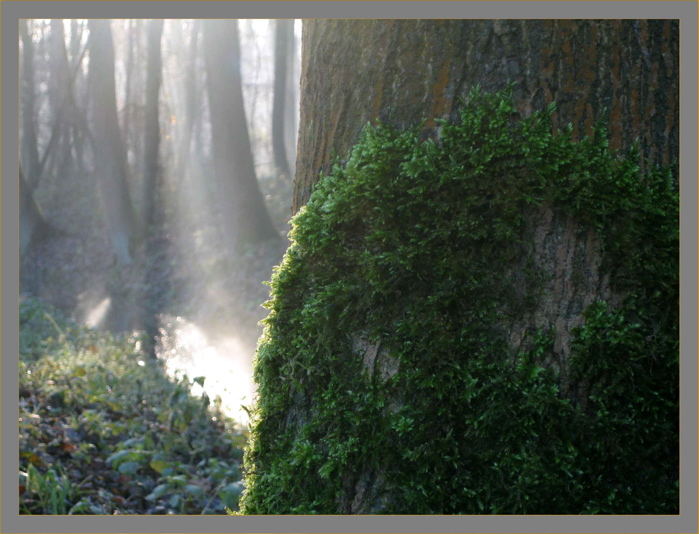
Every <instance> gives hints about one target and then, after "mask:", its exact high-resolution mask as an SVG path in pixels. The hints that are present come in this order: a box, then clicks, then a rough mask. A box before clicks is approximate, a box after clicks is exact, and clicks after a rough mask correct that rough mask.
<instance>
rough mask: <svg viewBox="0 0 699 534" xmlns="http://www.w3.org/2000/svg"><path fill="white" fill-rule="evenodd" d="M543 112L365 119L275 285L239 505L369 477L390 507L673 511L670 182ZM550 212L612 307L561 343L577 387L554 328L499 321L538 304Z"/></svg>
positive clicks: (349, 487)
mask: <svg viewBox="0 0 699 534" xmlns="http://www.w3.org/2000/svg"><path fill="white" fill-rule="evenodd" d="M553 109H554V108H553V107H549V108H548V109H546V110H544V111H542V112H538V113H534V114H532V115H531V116H530V117H527V118H524V119H517V118H516V114H515V107H514V105H513V103H512V100H511V96H510V94H509V93H508V92H504V93H497V94H483V93H480V92H479V91H474V92H473V93H472V94H471V95H470V97H469V99H468V100H467V101H466V102H465V103H464V105H463V106H462V109H461V115H460V120H459V121H457V122H455V123H448V122H445V121H441V122H439V130H438V135H431V136H427V138H426V136H425V135H424V132H422V131H421V130H419V129H412V130H408V131H402V132H398V131H395V130H392V129H391V128H388V127H385V126H368V127H367V128H366V129H365V131H364V133H363V135H362V136H361V139H360V141H359V142H358V144H357V145H356V146H355V147H354V149H353V150H352V152H351V154H350V156H349V158H348V159H347V161H346V163H344V164H340V163H338V164H336V165H335V166H334V167H333V169H332V171H331V172H330V173H329V174H328V175H327V176H325V177H323V178H322V179H321V180H320V181H319V182H318V184H317V186H316V188H315V190H314V191H313V194H312V196H311V199H310V200H309V202H308V204H307V205H306V206H305V207H304V208H303V209H302V210H301V211H300V212H299V213H298V214H297V215H296V216H295V218H294V219H293V221H292V231H291V233H290V237H291V239H292V242H291V246H290V247H289V249H288V250H287V252H286V255H285V257H284V259H283V260H282V262H281V265H280V266H279V267H278V268H277V269H276V270H275V272H274V275H273V278H272V281H271V298H270V300H269V302H268V303H267V307H268V308H269V310H270V313H269V316H268V317H267V319H266V320H265V331H264V334H263V336H262V338H261V340H260V344H259V348H258V351H257V356H256V365H255V378H256V381H257V383H258V395H259V400H258V404H257V406H256V407H255V411H254V413H253V424H252V429H251V439H250V442H249V445H248V448H247V451H246V458H245V465H246V472H247V475H246V479H245V482H246V490H245V492H244V494H243V497H242V507H241V509H242V511H243V513H265V514H266V513H272V514H280V513H337V512H338V508H341V509H342V510H348V509H350V508H349V507H350V505H351V503H352V501H353V499H354V497H355V495H356V494H357V493H359V492H360V491H370V490H371V488H372V487H373V486H374V485H375V486H377V487H380V489H382V490H384V491H385V493H386V494H387V495H389V496H390V497H386V498H381V496H380V495H377V496H376V497H375V499H374V504H375V508H373V509H372V511H377V512H385V513H676V511H677V507H678V493H677V487H678V486H677V479H678V451H677V443H678V429H677V412H678V395H677V372H678V369H677V357H678V344H677V325H678V315H677V314H678V307H677V303H678V266H677V260H678V187H677V181H676V177H674V176H672V175H671V174H669V172H666V171H663V170H660V169H658V170H652V171H650V172H645V173H642V172H641V171H640V169H639V165H638V155H637V153H636V152H633V151H632V152H631V153H630V154H628V155H622V154H615V153H613V152H612V151H611V150H610V149H609V146H608V144H607V140H606V139H607V136H606V132H605V131H604V129H603V127H601V126H600V127H599V128H598V129H597V131H596V133H595V135H594V136H593V137H590V138H585V139H582V140H580V141H574V140H573V139H572V138H571V133H570V132H571V131H570V129H565V130H563V131H560V132H553V131H552V127H551V120H550V116H551V113H552V112H553ZM540 209H550V210H552V211H553V212H555V213H566V214H569V216H571V217H572V218H573V219H574V221H575V222H576V224H577V225H578V228H582V229H591V230H592V231H594V232H595V234H596V235H597V236H598V238H599V241H600V254H601V257H602V266H601V271H602V273H603V275H606V276H609V279H610V283H611V285H612V287H613V290H614V292H615V294H616V295H620V296H621V297H620V302H616V303H614V305H613V306H612V305H611V304H609V303H603V302H598V303H594V304H593V305H592V306H590V308H589V309H588V310H587V312H586V314H585V317H586V319H585V322H584V324H583V325H582V326H581V328H579V329H577V330H576V331H574V332H571V333H570V334H571V336H572V338H573V339H572V345H571V355H570V358H569V361H568V362H566V363H565V365H566V366H567V367H569V369H568V370H567V372H568V373H569V374H570V377H571V378H569V377H562V376H560V374H559V370H557V369H556V368H554V367H552V366H550V365H548V364H547V363H546V362H547V361H551V360H556V359H558V358H559V356H560V355H558V354H556V352H555V350H554V344H553V342H552V339H553V338H554V336H555V334H556V331H555V329H554V328H553V327H552V328H551V330H550V331H539V332H538V333H536V335H534V334H532V335H530V336H529V337H528V338H527V340H526V341H527V342H526V343H524V344H523V345H522V347H523V348H522V349H520V350H517V349H516V348H513V347H512V346H511V345H510V343H508V340H507V332H505V331H503V328H501V327H499V326H498V325H503V324H507V318H509V317H524V316H526V314H527V313H531V312H532V311H533V310H534V309H535V307H536V305H537V302H538V300H539V299H540V298H541V294H540V291H541V287H542V281H543V277H545V273H542V272H541V270H540V269H538V268H537V267H536V265H537V264H536V261H535V260H536V258H535V257H533V256H532V254H533V250H532V246H531V243H532V240H533V238H532V232H533V229H532V222H531V214H532V213H533V212H536V211H537V210H540ZM512 266H522V268H521V269H519V270H518V272H517V273H516V276H515V275H513V269H512ZM578 276H585V273H584V272H579V273H578ZM367 347H368V348H367ZM372 347H373V349H372ZM372 350H373V352H374V363H373V364H372V366H370V367H368V366H367V365H366V364H365V363H364V362H363V361H362V360H363V358H365V359H366V354H370V353H371V352H372ZM564 378H565V380H564ZM569 379H571V380H573V384H574V385H575V386H576V387H579V389H578V391H577V392H575V391H572V390H571V387H570V384H568V385H566V383H565V382H566V381H567V380H569ZM573 389H575V388H573ZM362 488H364V489H363V490H362ZM367 488H368V489H367Z"/></svg>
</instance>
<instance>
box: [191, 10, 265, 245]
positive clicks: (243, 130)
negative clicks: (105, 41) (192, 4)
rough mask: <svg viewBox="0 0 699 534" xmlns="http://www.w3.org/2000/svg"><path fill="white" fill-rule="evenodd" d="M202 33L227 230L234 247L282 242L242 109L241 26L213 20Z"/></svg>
mask: <svg viewBox="0 0 699 534" xmlns="http://www.w3.org/2000/svg"><path fill="white" fill-rule="evenodd" d="M202 30H203V31H202V36H203V47H204V57H205V64H206V77H207V93H208V101H209V116H210V120H211V135H212V155H213V167H214V174H215V177H216V181H217V185H218V186H219V187H220V191H221V192H222V197H223V200H224V201H225V203H226V205H225V206H224V208H223V219H224V222H223V231H224V232H225V233H226V234H227V235H229V236H230V239H231V242H233V243H241V242H242V243H257V242H261V241H265V240H268V239H278V237H279V235H278V233H277V231H276V230H275V228H274V225H273V223H272V220H271V219H270V216H269V213H268V212H267V208H266V206H265V203H264V199H263V198H262V194H261V192H260V189H259V186H258V184H257V178H256V176H255V166H254V162H253V157H252V151H251V148H250V138H249V136H248V129H247V124H246V122H245V108H244V105H243V92H242V85H241V77H240V50H239V44H238V23H237V21H233V22H231V21H225V20H208V21H205V22H204V23H203V28H202Z"/></svg>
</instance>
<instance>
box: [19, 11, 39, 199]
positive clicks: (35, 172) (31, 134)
mask: <svg viewBox="0 0 699 534" xmlns="http://www.w3.org/2000/svg"><path fill="white" fill-rule="evenodd" d="M28 26H29V21H27V20H22V21H20V24H19V32H20V38H21V40H22V157H21V158H20V159H21V161H22V166H23V167H24V169H25V172H26V176H27V181H26V183H27V185H28V186H29V188H30V191H32V190H34V188H35V187H36V186H37V184H38V181H39V148H38V145H37V136H36V118H35V108H36V103H35V87H34V43H33V42H32V37H31V34H30V32H29V27H28Z"/></svg>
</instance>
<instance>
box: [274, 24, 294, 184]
mask: <svg viewBox="0 0 699 534" xmlns="http://www.w3.org/2000/svg"><path fill="white" fill-rule="evenodd" d="M293 38H294V21H293V20H276V21H274V96H273V101H272V150H273V153H274V166H275V167H276V170H277V174H278V175H280V176H283V177H284V178H285V179H286V180H289V179H291V170H290V166H289V159H288V157H287V152H286V146H285V122H286V117H287V113H286V106H287V101H288V91H289V81H288V80H289V75H290V71H289V57H290V56H291V55H292V53H293V45H294V43H293Z"/></svg>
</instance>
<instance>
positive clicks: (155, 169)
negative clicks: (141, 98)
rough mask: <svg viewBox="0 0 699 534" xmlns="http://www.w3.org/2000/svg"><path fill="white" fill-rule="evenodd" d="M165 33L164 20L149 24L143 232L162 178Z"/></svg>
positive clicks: (150, 218) (151, 216) (152, 216)
mask: <svg viewBox="0 0 699 534" xmlns="http://www.w3.org/2000/svg"><path fill="white" fill-rule="evenodd" d="M162 34H163V21H162V20H160V19H158V20H152V21H151V22H150V24H149V26H148V63H147V66H146V108H145V128H144V140H145V142H144V150H143V151H144V162H143V170H144V177H143V178H144V179H143V184H144V189H143V210H144V211H143V218H142V220H143V224H144V228H143V235H146V234H147V233H148V230H149V229H150V228H152V227H153V225H154V224H155V223H156V220H157V216H156V211H157V203H156V196H157V191H158V182H159V175H160V173H159V159H158V153H159V149H160V116H159V113H158V107H159V103H160V100H159V98H158V95H159V93H160V79H161V76H162V60H161V57H160V40H161V36H162Z"/></svg>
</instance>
